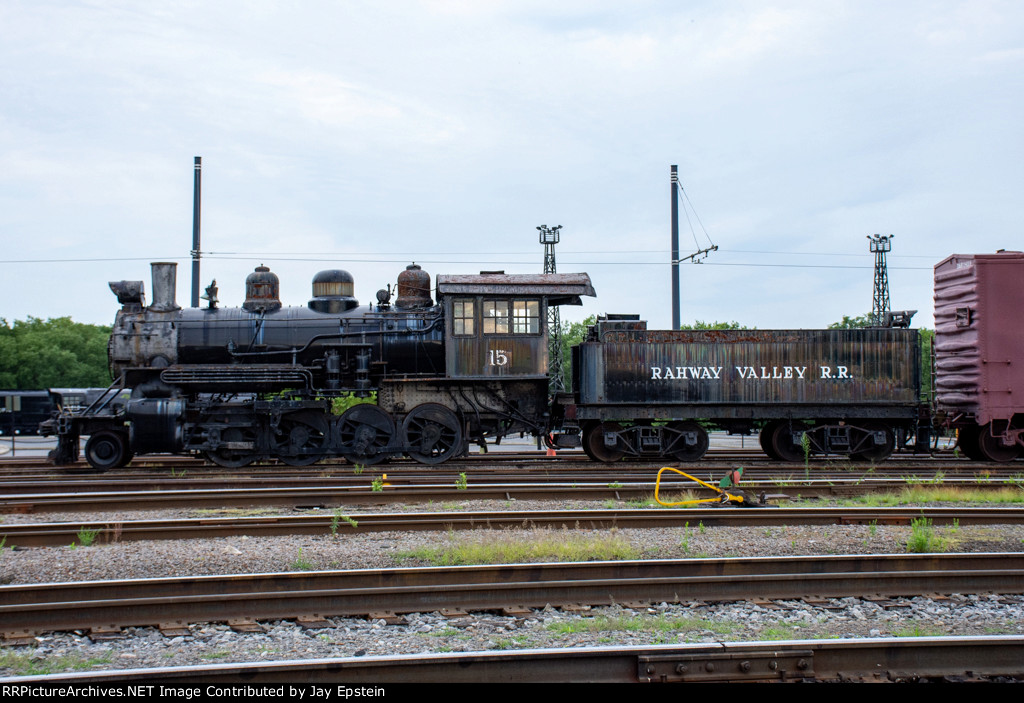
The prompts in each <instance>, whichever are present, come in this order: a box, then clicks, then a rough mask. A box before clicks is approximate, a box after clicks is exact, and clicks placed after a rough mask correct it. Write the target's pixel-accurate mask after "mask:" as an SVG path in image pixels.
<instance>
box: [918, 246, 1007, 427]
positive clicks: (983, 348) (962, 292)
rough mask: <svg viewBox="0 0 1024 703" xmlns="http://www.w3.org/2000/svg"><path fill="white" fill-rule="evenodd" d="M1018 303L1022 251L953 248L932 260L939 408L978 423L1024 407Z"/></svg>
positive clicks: (1004, 415) (984, 422)
mask: <svg viewBox="0 0 1024 703" xmlns="http://www.w3.org/2000/svg"><path fill="white" fill-rule="evenodd" d="M1022 311H1024V254H1022V253H1020V252H1003V253H998V254H956V255H953V256H950V257H948V258H947V259H945V260H943V261H942V262H940V263H939V264H937V265H936V266H935V371H936V383H935V391H936V403H937V406H938V408H939V409H940V410H943V411H945V412H947V413H951V414H955V413H967V414H970V415H973V416H974V417H975V418H976V421H977V423H978V424H980V425H984V424H986V423H988V422H990V421H992V420H1008V419H1010V418H1011V417H1012V416H1013V415H1014V414H1015V413H1021V412H1024V395H1022V394H1021V393H1020V390H1021V389H1022V388H1024V324H1022V321H1024V317H1022V315H1024V313H1022ZM1014 389H1017V393H1016V394H1015V393H1014V392H1013V390H1014Z"/></svg>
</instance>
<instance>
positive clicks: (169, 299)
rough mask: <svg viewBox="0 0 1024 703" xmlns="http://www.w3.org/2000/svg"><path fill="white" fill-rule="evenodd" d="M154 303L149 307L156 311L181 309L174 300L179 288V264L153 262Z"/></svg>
mask: <svg viewBox="0 0 1024 703" xmlns="http://www.w3.org/2000/svg"><path fill="white" fill-rule="evenodd" d="M150 266H151V267H152V270H153V304H152V305H150V306H149V309H150V310H152V311H154V312H173V311H175V310H181V306H180V305H178V304H177V303H176V302H175V301H174V297H175V292H176V291H177V288H178V265H177V264H175V263H168V262H153V263H152V264H150Z"/></svg>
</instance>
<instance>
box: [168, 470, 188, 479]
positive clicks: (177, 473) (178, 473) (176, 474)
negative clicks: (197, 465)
mask: <svg viewBox="0 0 1024 703" xmlns="http://www.w3.org/2000/svg"><path fill="white" fill-rule="evenodd" d="M187 473H188V470H187V469H182V470H181V471H175V470H174V467H171V478H185V474H187Z"/></svg>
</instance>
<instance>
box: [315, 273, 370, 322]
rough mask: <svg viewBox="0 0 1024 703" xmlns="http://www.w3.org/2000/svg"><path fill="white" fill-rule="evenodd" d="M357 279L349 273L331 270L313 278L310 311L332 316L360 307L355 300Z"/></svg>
mask: <svg viewBox="0 0 1024 703" xmlns="http://www.w3.org/2000/svg"><path fill="white" fill-rule="evenodd" d="M354 289H355V279H353V278H352V274H351V273H349V272H348V271H342V270H341V269H329V270H327V271H321V272H320V273H318V274H317V275H315V276H313V299H312V300H310V301H309V309H310V310H313V311H314V312H323V313H328V314H331V315H334V314H337V313H340V312H345V311H346V310H352V309H353V308H357V307H359V301H358V300H356V299H355V297H354V296H355V293H354Z"/></svg>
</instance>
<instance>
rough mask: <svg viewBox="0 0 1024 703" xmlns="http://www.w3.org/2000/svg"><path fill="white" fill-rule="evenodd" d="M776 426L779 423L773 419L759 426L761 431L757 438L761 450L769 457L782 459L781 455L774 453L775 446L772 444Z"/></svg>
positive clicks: (777, 459)
mask: <svg viewBox="0 0 1024 703" xmlns="http://www.w3.org/2000/svg"><path fill="white" fill-rule="evenodd" d="M778 426H779V423H778V422H776V421H774V420H773V421H771V422H769V423H767V424H766V425H765V426H764V427H762V428H761V432H760V433H759V434H758V436H757V439H758V441H759V442H760V443H761V451H763V452H764V453H765V454H766V455H768V458H769V459H774V460H775V461H782V457H781V456H779V455H778V454H776V453H775V447H774V446H773V445H772V442H773V439H772V438H773V436H774V434H775V428H776V427H778Z"/></svg>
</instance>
